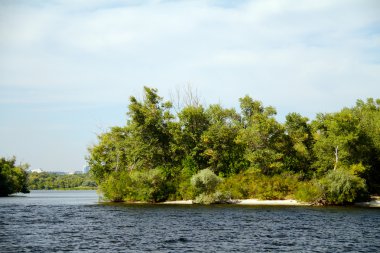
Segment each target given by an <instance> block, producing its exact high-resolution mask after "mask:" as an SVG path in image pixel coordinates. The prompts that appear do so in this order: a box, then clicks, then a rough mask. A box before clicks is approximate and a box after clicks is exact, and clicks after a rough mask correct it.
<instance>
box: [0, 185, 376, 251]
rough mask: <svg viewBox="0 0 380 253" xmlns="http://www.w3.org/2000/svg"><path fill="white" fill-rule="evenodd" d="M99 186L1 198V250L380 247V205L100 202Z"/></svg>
mask: <svg viewBox="0 0 380 253" xmlns="http://www.w3.org/2000/svg"><path fill="white" fill-rule="evenodd" d="M98 200H99V198H98V196H97V195H96V192H95V191H32V192H31V193H30V194H25V195H23V194H18V195H16V196H12V197H7V198H0V252H3V253H5V252H149V251H150V252H379V251H380V209H379V208H373V209H371V208H358V207H355V208H353V207H268V206H262V207H259V206H236V205H215V206H197V205H146V204H140V205H137V204H133V205H131V204H110V203H99V202H98Z"/></svg>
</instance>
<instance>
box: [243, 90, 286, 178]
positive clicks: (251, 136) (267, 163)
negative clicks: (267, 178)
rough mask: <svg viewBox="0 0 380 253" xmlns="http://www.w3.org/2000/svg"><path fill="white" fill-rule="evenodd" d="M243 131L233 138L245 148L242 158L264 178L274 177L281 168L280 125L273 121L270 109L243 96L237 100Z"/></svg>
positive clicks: (281, 144)
mask: <svg viewBox="0 0 380 253" xmlns="http://www.w3.org/2000/svg"><path fill="white" fill-rule="evenodd" d="M240 103H241V105H240V106H241V109H242V114H243V122H242V123H243V128H241V129H240V131H239V134H238V136H237V138H236V141H237V143H239V144H243V145H245V158H246V159H247V160H248V161H249V162H250V164H251V166H252V167H255V168H257V169H259V170H260V171H261V172H262V173H264V174H266V175H271V174H275V173H278V172H280V171H281V169H282V168H283V151H284V148H285V140H284V138H285V135H284V128H283V126H282V125H281V124H280V123H278V122H277V121H276V119H275V118H274V115H276V110H275V109H274V108H273V107H266V108H264V107H263V106H262V103H261V102H259V101H253V100H252V99H251V98H249V97H248V96H246V97H245V98H243V99H240Z"/></svg>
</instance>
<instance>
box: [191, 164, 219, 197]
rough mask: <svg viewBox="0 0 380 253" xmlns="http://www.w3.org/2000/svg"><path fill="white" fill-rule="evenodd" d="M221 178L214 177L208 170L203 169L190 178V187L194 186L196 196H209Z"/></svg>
mask: <svg viewBox="0 0 380 253" xmlns="http://www.w3.org/2000/svg"><path fill="white" fill-rule="evenodd" d="M221 181H222V180H221V178H219V177H218V176H217V175H215V173H214V172H212V171H211V170H210V169H204V170H201V171H199V172H198V173H197V174H195V175H194V176H192V177H191V185H193V186H194V188H195V191H196V194H197V195H199V194H201V193H206V194H211V193H213V192H215V190H216V187H217V186H218V184H219V183H220V182H221Z"/></svg>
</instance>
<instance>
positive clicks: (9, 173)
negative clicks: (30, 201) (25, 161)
mask: <svg viewBox="0 0 380 253" xmlns="http://www.w3.org/2000/svg"><path fill="white" fill-rule="evenodd" d="M15 164H16V158H15V157H13V158H11V159H6V158H3V157H2V158H0V196H8V195H9V194H12V193H17V192H22V193H29V189H28V186H27V176H28V175H27V173H26V170H27V168H28V165H20V166H16V165H15Z"/></svg>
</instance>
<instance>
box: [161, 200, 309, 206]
mask: <svg viewBox="0 0 380 253" xmlns="http://www.w3.org/2000/svg"><path fill="white" fill-rule="evenodd" d="M227 203H228V204H233V205H259V206H308V205H310V204H309V203H302V202H298V201H297V200H294V199H285V200H259V199H238V200H231V201H229V202H227ZM161 204H164V205H191V204H193V201H192V200H177V201H165V202H162V203H161Z"/></svg>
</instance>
